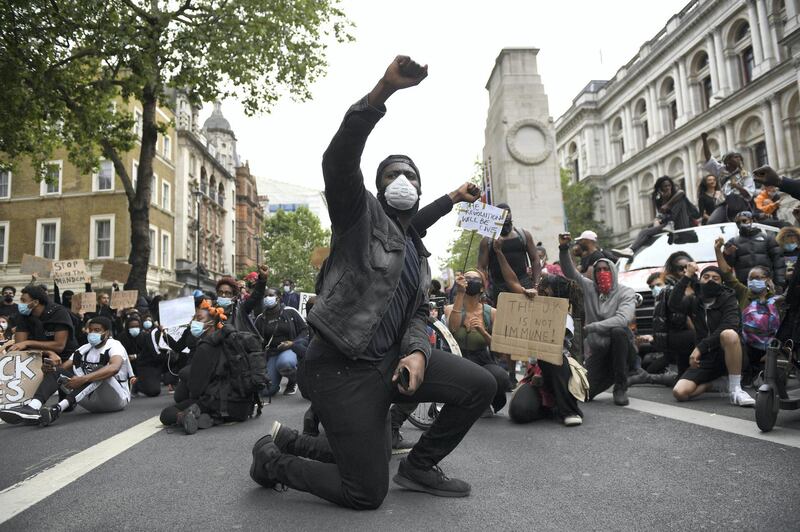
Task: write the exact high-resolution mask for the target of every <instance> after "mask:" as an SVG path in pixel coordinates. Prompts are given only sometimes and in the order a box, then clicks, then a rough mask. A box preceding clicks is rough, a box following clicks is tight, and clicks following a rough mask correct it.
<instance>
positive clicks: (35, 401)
mask: <svg viewBox="0 0 800 532" xmlns="http://www.w3.org/2000/svg"><path fill="white" fill-rule="evenodd" d="M28 406H29V407H31V408H33V409H34V410H39V409H40V408H42V402H41V401H40V400H38V399H31V402H30V403H28Z"/></svg>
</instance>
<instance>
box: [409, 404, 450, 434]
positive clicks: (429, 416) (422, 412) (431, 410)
mask: <svg viewBox="0 0 800 532" xmlns="http://www.w3.org/2000/svg"><path fill="white" fill-rule="evenodd" d="M443 406H444V405H442V404H440V403H419V404H417V408H415V409H414V411H413V412H411V414H409V415H408V420H409V421H410V422H411V424H412V425H414V426H415V427H417V428H418V429H420V430H426V429H428V428H429V427H430V426H431V425H433V422H434V421H435V420H436V417H437V416H438V415H439V412H441V411H442V407H443Z"/></svg>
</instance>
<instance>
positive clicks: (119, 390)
mask: <svg viewBox="0 0 800 532" xmlns="http://www.w3.org/2000/svg"><path fill="white" fill-rule="evenodd" d="M111 327H112V324H111V320H109V319H108V318H105V317H102V316H99V317H96V318H92V319H91V320H89V323H88V325H87V329H88V339H89V343H88V344H85V345H83V346H81V347H80V348H78V349H77V350H76V351H75V352H74V353H73V354H72V356H71V357H69V359H68V360H67V361H66V362H64V363H63V364H62V363H61V359H60V357H59V356H58V354H57V353H55V352H53V351H49V352H48V356H47V358H45V359H44V360H43V361H42V370H43V371H44V372H45V377H44V380H42V383H41V384H40V385H39V388H38V389H37V390H36V394H35V395H34V396H33V399H32V400H31V402H30V403H28V404H27V405H24V406H18V407H16V408H11V409H9V410H3V411H0V419H2V420H3V421H5V422H6V423H12V424H17V423H21V422H24V423H25V424H26V425H30V424H35V423H39V424H40V425H42V426H47V425H50V424H51V423H53V422H54V421H55V420H56V419H58V417H59V416H60V415H61V413H62V412H64V411H65V410H66V409H67V408H69V407H73V406H75V405H76V404H78V405H80V406H82V407H83V408H85V409H86V410H88V411H89V412H116V411H119V410H122V409H124V408H125V407H126V406H128V403H129V402H130V400H131V394H130V391H129V389H128V379H129V378H130V377H133V370H132V369H131V366H130V363H129V362H128V354H127V353H126V352H125V348H124V347H123V346H122V343H120V342H119V341H117V340H114V339H113V338H111ZM61 384H63V386H64V387H65V388H67V389H68V390H69V393H68V394H67V396H66V397H65V398H64V399H61V400H60V401H59V402H58V403H57V404H55V405H53V406H51V407H44V406H43V405H44V403H45V402H47V399H48V398H49V397H50V396H51V395H53V394H54V393H56V391H57V390H58V388H59V385H61Z"/></svg>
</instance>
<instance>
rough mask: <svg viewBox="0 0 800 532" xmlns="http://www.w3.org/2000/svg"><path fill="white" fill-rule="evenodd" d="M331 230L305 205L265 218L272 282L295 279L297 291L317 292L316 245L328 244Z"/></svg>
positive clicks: (266, 244)
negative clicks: (314, 263)
mask: <svg viewBox="0 0 800 532" xmlns="http://www.w3.org/2000/svg"><path fill="white" fill-rule="evenodd" d="M330 238H331V233H330V231H328V230H327V229H323V228H322V226H321V225H320V223H319V218H317V216H316V215H315V214H314V213H312V212H311V211H310V210H308V208H306V207H300V208H299V209H297V210H296V211H294V212H284V211H278V212H276V213H275V214H274V215H272V216H270V217H269V218H267V219H266V220H265V221H264V237H263V240H262V241H263V244H262V249H263V250H264V252H265V254H266V259H267V266H268V267H269V271H270V283H271V284H276V283H278V282H280V281H281V280H283V279H292V280H294V282H295V285H296V287H297V289H298V291H300V290H302V291H305V292H313V291H314V280H315V279H316V276H317V270H316V268H314V266H312V265H311V252H312V251H314V248H318V247H325V246H328V245H329V242H330Z"/></svg>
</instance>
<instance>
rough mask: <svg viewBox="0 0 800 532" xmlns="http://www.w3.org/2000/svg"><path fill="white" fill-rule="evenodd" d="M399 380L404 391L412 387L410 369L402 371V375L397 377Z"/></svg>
mask: <svg viewBox="0 0 800 532" xmlns="http://www.w3.org/2000/svg"><path fill="white" fill-rule="evenodd" d="M397 380H398V381H399V383H400V386H401V387H402V388H403V389H404V390H408V387H409V386H411V372H410V371H408V368H403V369H401V370H400V375H399V376H398V377H397Z"/></svg>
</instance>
